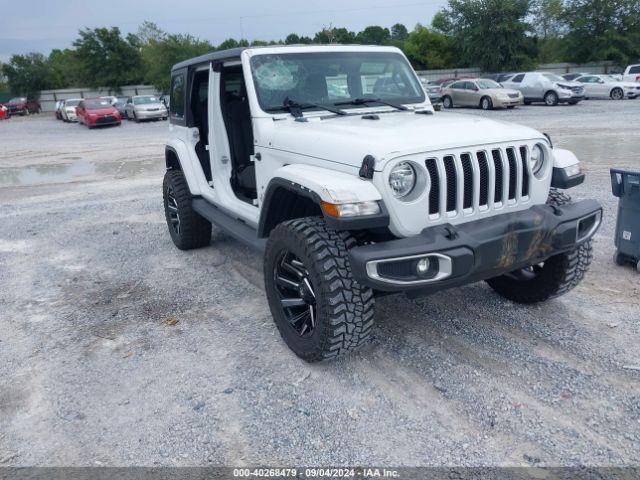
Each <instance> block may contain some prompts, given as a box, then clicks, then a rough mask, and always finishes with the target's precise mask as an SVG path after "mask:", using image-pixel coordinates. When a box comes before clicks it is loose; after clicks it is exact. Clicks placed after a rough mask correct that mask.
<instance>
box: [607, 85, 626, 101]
mask: <svg viewBox="0 0 640 480" xmlns="http://www.w3.org/2000/svg"><path fill="white" fill-rule="evenodd" d="M616 90H618V91H620V92H622V98H623V99H624V90H623V89H622V87H613V88H612V89H611V91H610V92H609V98H613V92H615V91H616Z"/></svg>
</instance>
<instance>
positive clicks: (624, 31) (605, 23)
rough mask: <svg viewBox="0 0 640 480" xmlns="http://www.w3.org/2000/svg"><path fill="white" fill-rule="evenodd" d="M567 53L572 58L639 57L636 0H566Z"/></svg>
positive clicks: (639, 24) (639, 6)
mask: <svg viewBox="0 0 640 480" xmlns="http://www.w3.org/2000/svg"><path fill="white" fill-rule="evenodd" d="M564 20H565V22H566V24H567V28H568V33H567V35H566V42H567V57H568V59H569V60H571V61H575V62H589V61H596V60H612V61H614V62H616V63H618V64H620V65H625V64H627V63H628V62H631V61H635V60H637V59H638V58H640V0H569V1H568V3H567V6H566V10H565V13H564Z"/></svg>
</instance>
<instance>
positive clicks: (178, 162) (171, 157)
mask: <svg viewBox="0 0 640 480" xmlns="http://www.w3.org/2000/svg"><path fill="white" fill-rule="evenodd" d="M189 158H190V157H189V152H188V151H187V147H186V145H185V144H184V143H182V142H181V141H176V140H173V141H172V142H171V143H169V144H167V145H165V147H164V159H165V165H166V168H167V170H179V171H181V172H182V173H183V174H184V176H185V178H186V179H187V184H188V185H189V191H190V192H191V194H192V195H200V194H201V191H200V186H199V182H198V177H197V174H196V172H197V170H195V169H194V166H193V165H191V164H190V162H189ZM202 175H203V174H202Z"/></svg>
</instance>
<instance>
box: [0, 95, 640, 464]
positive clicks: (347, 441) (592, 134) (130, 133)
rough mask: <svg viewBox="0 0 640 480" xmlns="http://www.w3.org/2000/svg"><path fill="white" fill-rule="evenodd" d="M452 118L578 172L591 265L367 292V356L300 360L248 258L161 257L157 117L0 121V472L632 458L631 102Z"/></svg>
mask: <svg viewBox="0 0 640 480" xmlns="http://www.w3.org/2000/svg"><path fill="white" fill-rule="evenodd" d="M459 113H471V114H474V115H484V116H488V117H491V118H496V119H501V120H510V121H515V122H519V123H523V124H527V125H530V126H533V127H536V128H539V129H540V130H542V131H545V132H547V133H549V134H550V135H551V136H552V138H553V140H554V142H555V143H556V145H558V146H563V147H567V148H570V149H573V150H574V151H575V152H576V153H577V154H578V156H579V157H580V158H581V159H582V160H583V162H584V166H585V167H586V170H587V171H588V180H587V182H586V184H585V185H582V186H580V187H579V188H577V189H575V192H574V196H575V197H579V198H587V197H595V198H597V199H598V200H600V201H601V202H602V203H603V204H604V206H605V213H606V217H605V222H604V226H603V228H602V229H601V230H600V232H599V234H598V235H597V237H596V240H595V262H594V265H593V268H592V270H591V273H590V274H589V275H588V277H587V279H586V280H585V282H584V283H583V284H582V285H581V286H580V287H579V288H578V289H576V290H574V291H573V292H572V293H570V294H569V295H567V296H565V297H563V298H561V299H558V300H554V301H552V302H549V303H547V304H544V305H541V306H535V307H524V306H519V305H516V304H513V303H511V302H508V301H505V300H503V299H501V298H500V297H498V296H497V295H496V294H494V293H493V292H492V291H491V290H490V289H489V288H488V287H487V286H486V285H484V284H476V285H472V286H467V287H464V288H460V289H456V290H451V291H449V292H445V293H440V294H437V295H434V296H432V297H429V298H427V299H425V300H423V301H420V302H414V301H409V300H407V299H406V298H405V297H404V296H401V295H400V296H391V297H386V298H383V299H380V300H379V301H378V302H377V314H376V322H377V325H376V328H375V332H374V339H373V341H372V342H371V345H370V346H368V347H366V348H364V349H362V350H361V351H360V352H358V353H357V354H355V355H352V356H350V357H347V358H344V359H340V360H338V361H335V362H333V363H326V364H321V365H307V364H305V363H304V362H302V361H300V360H298V359H297V358H296V357H295V356H294V355H293V354H292V353H291V352H290V351H289V350H288V349H287V348H286V346H285V345H284V343H283V342H282V341H281V340H280V337H279V335H278V334H277V331H276V329H275V326H274V325H273V322H272V320H271V316H270V313H269V309H268V306H267V302H266V299H265V296H264V292H263V289H262V278H261V277H262V273H261V266H262V262H261V258H260V256H259V255H256V254H254V253H252V252H251V251H249V250H247V249H246V248H245V247H243V246H242V245H240V244H238V243H237V242H235V241H233V240H231V239H229V238H227V237H225V236H224V235H223V234H221V233H218V232H214V241H213V242H212V245H211V247H210V248H207V249H203V250H199V251H194V252H189V253H184V252H180V251H178V250H177V249H175V248H174V247H173V244H172V243H171V240H170V238H169V235H168V233H167V231H166V226H165V223H164V216H163V212H162V208H161V188H160V185H161V179H162V174H163V143H164V138H165V136H166V129H167V125H166V123H163V122H159V123H150V124H140V125H137V124H133V123H125V124H123V125H122V126H121V127H119V128H118V127H115V128H108V129H103V130H92V131H89V130H87V129H86V128H84V127H81V126H79V125H69V124H64V123H62V122H57V121H55V120H54V119H53V117H52V116H48V115H40V116H34V117H30V118H25V119H22V118H13V119H11V120H9V121H7V122H0V205H2V208H1V209H0V223H1V224H2V229H0V286H1V290H0V465H5V466H6V465H16V466H31V465H48V466H63V465H76V466H80V465H82V466H91V465H113V466H127V465H148V466H154V465H174V466H181V465H234V466H239V465H255V464H270V465H283V464H286V465H345V464H349V465H356V464H364V465H371V464H376V465H395V466H401V465H403V466H413V465H439V466H442V465H473V466H497V465H500V466H520V465H536V466H560V465H583V464H584V465H591V466H596V465H597V466H622V465H637V464H638V459H639V458H640V371H635V370H631V369H625V368H623V367H624V366H638V367H640V348H638V345H639V344H640V305H639V302H638V298H639V290H640V276H639V275H638V274H637V273H635V271H634V270H633V269H632V268H619V267H615V266H614V265H613V264H612V260H611V258H612V255H613V241H612V235H613V230H614V226H615V211H616V201H615V199H614V198H613V197H612V195H611V192H610V183H609V173H608V169H609V167H611V166H620V167H630V168H640V161H639V159H638V151H639V147H640V130H638V119H639V114H640V100H636V101H624V102H613V101H589V102H583V103H581V104H579V105H577V106H564V107H563V106H560V107H556V108H548V107H543V106H540V107H537V106H531V107H522V108H520V109H517V110H514V111H494V112H486V113H484V112H479V111H477V110H466V111H459V110H456V111H455V112H453V113H451V112H442V113H440V114H441V115H457V114H459Z"/></svg>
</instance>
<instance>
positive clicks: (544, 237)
mask: <svg viewBox="0 0 640 480" xmlns="http://www.w3.org/2000/svg"><path fill="white" fill-rule="evenodd" d="M601 220H602V206H601V205H600V204H599V203H598V202H597V201H595V200H584V201H581V202H577V203H571V204H567V205H563V206H561V207H551V206H548V205H536V206H534V207H532V208H530V209H528V210H523V211H520V212H514V213H508V214H503V215H498V216H494V217H490V218H485V219H482V220H476V221H474V222H469V223H466V224H461V225H457V226H452V225H449V224H445V225H438V226H435V227H431V228H426V229H425V230H423V231H422V233H421V234H420V235H417V236H415V237H410V238H404V239H399V240H391V241H388V242H381V243H376V244H372V245H364V246H360V247H356V248H353V249H352V250H350V252H349V255H350V260H351V268H352V271H353V275H354V277H355V279H356V280H357V281H358V282H359V283H361V284H363V285H366V286H368V287H370V288H372V289H374V290H378V291H384V292H403V291H405V292H408V293H411V294H414V295H415V296H419V295H425V294H429V293H433V292H436V291H439V290H443V289H446V288H450V287H456V286H460V285H466V284H469V283H473V282H477V281H481V280H486V279H489V278H493V277H497V276H500V275H503V274H505V273H509V272H512V271H514V270H518V269H519V268H524V267H526V266H529V265H532V264H536V263H540V262H543V261H544V260H546V259H548V258H549V257H552V256H554V255H557V254H560V253H564V252H567V251H570V250H572V249H574V248H575V247H576V246H577V245H579V244H581V243H584V242H586V241H587V240H588V239H590V238H591V237H592V236H593V235H594V234H595V232H596V231H597V230H598V228H599V227H600V223H601ZM425 255H426V256H432V260H435V262H433V263H438V262H439V266H440V270H442V272H441V273H438V272H436V273H434V275H433V277H432V278H429V279H427V280H424V279H422V280H415V279H414V280H412V279H410V278H408V277H406V278H401V277H397V276H396V277H393V278H392V277H390V276H386V277H385V275H386V274H387V272H389V271H394V268H390V269H389V268H385V270H384V273H382V274H381V270H380V265H382V264H385V265H387V266H391V267H393V264H394V262H395V263H396V264H397V266H398V267H400V266H402V265H406V263H403V262H407V261H410V260H407V259H414V258H420V257H421V256H425ZM444 259H446V260H444ZM376 269H377V271H376ZM395 271H398V269H395Z"/></svg>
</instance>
